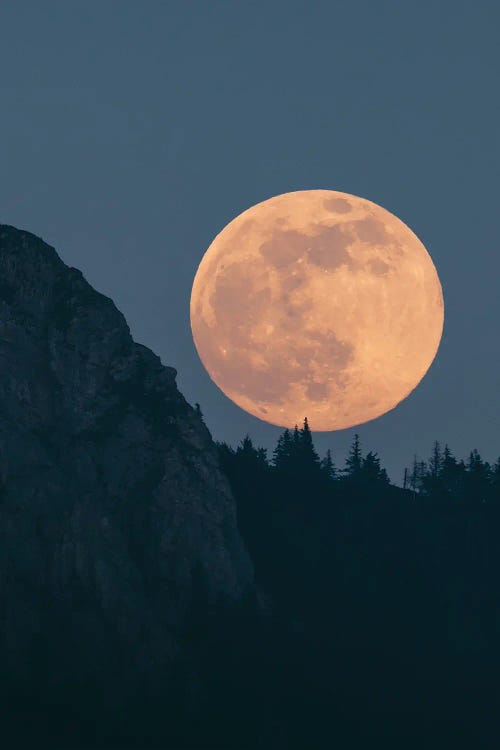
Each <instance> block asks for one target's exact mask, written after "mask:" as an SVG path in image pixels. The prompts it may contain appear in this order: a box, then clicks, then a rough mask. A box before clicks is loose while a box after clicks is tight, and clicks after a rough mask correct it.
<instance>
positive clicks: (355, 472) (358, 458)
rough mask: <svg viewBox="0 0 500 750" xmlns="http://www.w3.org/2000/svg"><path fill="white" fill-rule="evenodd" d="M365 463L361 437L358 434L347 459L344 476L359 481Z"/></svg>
mask: <svg viewBox="0 0 500 750" xmlns="http://www.w3.org/2000/svg"><path fill="white" fill-rule="evenodd" d="M362 462H363V454H362V452H361V444H360V441H359V435H358V434H357V433H356V435H354V439H353V441H352V444H351V447H350V449H349V454H348V456H347V458H346V462H345V469H344V475H345V476H346V477H348V478H349V479H357V478H359V476H360V475H361V466H362Z"/></svg>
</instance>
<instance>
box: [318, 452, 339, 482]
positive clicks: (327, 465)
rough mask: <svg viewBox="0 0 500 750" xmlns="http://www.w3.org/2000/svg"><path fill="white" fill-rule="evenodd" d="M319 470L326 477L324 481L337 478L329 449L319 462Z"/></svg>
mask: <svg viewBox="0 0 500 750" xmlns="http://www.w3.org/2000/svg"><path fill="white" fill-rule="evenodd" d="M320 466H321V470H322V472H323V475H324V476H325V477H326V479H328V480H331V479H335V478H336V476H337V470H336V468H335V464H334V462H333V458H332V452H331V450H330V448H328V450H327V452H326V456H325V457H324V458H323V459H322V460H321V464H320Z"/></svg>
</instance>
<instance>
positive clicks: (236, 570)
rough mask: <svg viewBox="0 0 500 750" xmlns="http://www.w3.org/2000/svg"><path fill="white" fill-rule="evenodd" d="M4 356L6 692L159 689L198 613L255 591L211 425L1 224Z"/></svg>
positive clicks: (2, 629) (26, 698)
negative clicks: (158, 685) (197, 608)
mask: <svg viewBox="0 0 500 750" xmlns="http://www.w3.org/2000/svg"><path fill="white" fill-rule="evenodd" d="M0 355H1V366H0V415H1V416H0V489H1V493H0V569H1V578H0V613H1V614H0V657H1V672H2V687H3V690H4V696H7V700H10V701H14V703H15V701H16V700H17V701H18V703H17V704H16V705H18V704H20V705H24V704H25V703H26V702H28V703H29V702H30V701H31V703H32V704H33V705H38V701H40V700H41V699H42V698H43V696H53V698H52V702H53V704H54V705H55V704H57V701H59V702H60V701H61V700H62V699H63V697H64V695H66V696H68V695H69V694H71V693H72V694H73V696H77V695H85V696H87V695H88V694H90V693H92V692H94V693H95V694H98V695H100V696H101V697H102V698H103V699H106V700H107V699H110V700H111V701H112V702H114V703H115V704H116V705H119V704H120V701H123V700H125V699H126V696H127V695H131V694H135V693H136V692H137V689H138V685H140V686H141V691H143V692H144V693H145V694H147V693H148V690H152V691H153V692H154V685H155V681H157V680H158V679H159V675H160V674H161V675H162V680H163V683H162V690H163V691H166V690H167V689H168V676H169V675H172V673H173V671H175V670H174V666H175V669H177V671H179V666H178V665H179V663H182V664H185V663H187V662H192V661H193V660H192V653H191V652H190V651H189V649H186V646H185V645H183V644H182V643H181V641H182V638H183V637H184V634H185V630H186V627H187V625H186V623H187V622H188V621H189V618H191V617H192V612H193V611H194V610H195V609H196V607H201V606H203V609H204V610H207V611H210V609H211V608H214V607H216V606H218V603H220V602H221V601H239V600H241V599H242V598H243V597H245V596H247V593H248V591H251V590H252V587H253V572H252V565H251V562H250V559H249V557H248V554H247V552H246V550H245V546H244V544H243V542H242V539H241V536H240V534H239V532H238V528H237V524H236V511H235V504H234V499H233V497H232V494H231V490H230V488H229V485H228V481H227V479H226V478H225V476H224V475H223V473H222V472H221V471H220V469H219V466H218V458H217V451H216V448H215V446H214V444H213V442H212V440H211V437H210V434H209V432H208V429H207V428H206V426H205V425H204V423H203V421H202V420H201V418H200V416H199V415H198V413H197V412H196V410H195V409H193V408H192V407H191V406H190V405H189V404H188V403H187V402H186V400H185V399H184V398H183V396H182V395H181V393H180V392H179V391H178V389H177V386H176V383H175V376H176V371H175V370H174V368H172V367H164V366H163V365H162V364H161V362H160V359H159V357H157V356H156V355H155V354H153V353H152V352H151V351H150V350H149V349H147V348H146V347H144V346H141V345H140V344H137V343H135V342H134V341H133V340H132V337H131V335H130V331H129V329H128V326H127V324H126V322H125V319H124V317H123V315H122V314H121V313H120V312H119V311H118V310H117V308H116V307H115V305H114V304H113V302H112V301H111V300H110V299H108V298H107V297H105V296H103V295H102V294H99V293H98V292H96V291H95V290H94V289H93V288H92V287H91V286H90V285H89V284H88V283H87V282H86V280H85V279H84V277H83V276H82V274H81V272H80V271H78V270H76V269H74V268H69V267H67V266H66V265H65V264H64V263H63V262H62V260H61V259H60V258H59V257H58V255H57V254H56V252H55V250H54V249H53V248H52V247H50V246H48V245H47V244H45V243H44V242H43V241H42V240H41V239H39V238H38V237H35V236H34V235H33V234H30V233H28V232H25V231H19V230H17V229H15V228H13V227H10V226H5V225H0ZM189 669H190V670H191V671H193V672H194V673H196V669H197V666H196V663H190V666H189ZM183 670H184V674H186V673H187V672H186V670H188V667H187V666H184V667H183ZM193 679H194V678H193ZM187 682H189V680H187ZM175 689H176V690H177V689H178V686H176V688H175ZM189 689H191V688H189ZM16 696H17V698H16ZM48 710H49V709H47V711H48ZM41 713H46V711H42V712H41ZM60 713H61V717H62V718H64V710H63V709H61V712H60Z"/></svg>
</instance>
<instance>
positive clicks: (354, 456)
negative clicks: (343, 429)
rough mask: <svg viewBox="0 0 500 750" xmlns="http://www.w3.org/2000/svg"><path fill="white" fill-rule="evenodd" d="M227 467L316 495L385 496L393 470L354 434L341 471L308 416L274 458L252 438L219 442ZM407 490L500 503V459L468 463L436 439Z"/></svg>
mask: <svg viewBox="0 0 500 750" xmlns="http://www.w3.org/2000/svg"><path fill="white" fill-rule="evenodd" d="M217 446H218V451H219V456H220V460H221V463H222V466H223V468H224V470H225V471H226V473H227V474H228V476H229V477H230V479H232V481H233V482H236V484H238V485H241V483H244V484H245V485H246V486H247V487H250V486H254V485H255V484H256V483H260V484H261V485H263V484H265V483H266V482H269V483H270V484H272V485H274V487H276V485H281V486H286V485H288V486H291V487H295V488H300V489H301V491H303V489H304V485H307V486H308V487H309V489H310V490H311V492H320V493H325V492H328V490H331V491H332V492H337V493H341V492H342V490H348V489H350V490H352V489H354V488H355V489H357V490H358V492H359V493H361V494H363V493H366V492H367V491H368V492H371V493H374V494H380V493H382V494H383V492H384V489H387V488H389V486H394V485H392V484H391V482H390V480H389V477H388V475H387V471H386V470H385V469H384V468H383V466H382V465H381V461H380V458H379V456H378V454H377V453H376V452H375V451H372V450H370V451H368V453H366V454H365V453H364V452H363V450H362V446H361V441H360V437H359V435H358V434H356V435H354V438H353V441H352V444H351V446H350V448H349V451H348V454H347V457H346V460H345V463H344V466H343V467H342V468H339V467H337V465H336V462H335V460H334V457H333V456H332V453H331V451H330V450H328V451H327V452H326V454H325V456H324V457H322V458H321V457H320V456H319V454H318V452H317V450H316V448H315V446H314V441H313V438H312V434H311V429H310V426H309V422H308V420H307V418H305V419H304V422H303V425H302V427H300V428H299V427H298V425H295V427H294V429H293V430H290V429H285V430H284V431H283V432H282V433H281V434H280V436H279V437H278V440H277V443H276V446H275V448H274V450H273V452H272V456H271V457H270V458H269V457H268V453H267V450H266V449H265V448H263V447H259V446H256V445H254V443H253V441H252V439H251V438H250V436H249V435H246V436H245V437H244V438H243V440H241V442H240V443H239V445H238V446H237V447H236V448H233V447H231V446H229V445H228V444H227V443H225V442H219V443H217ZM403 489H404V490H406V491H408V492H409V493H411V496H412V497H413V498H417V497H420V498H435V499H442V500H443V499H447V498H448V499H450V500H451V499H453V500H454V501H457V502H460V501H462V502H469V501H472V502H474V501H476V502H481V503H487V502H492V501H495V500H500V457H499V458H498V460H497V461H496V463H494V464H493V465H491V464H489V463H488V462H487V461H485V460H483V458H482V457H481V455H480V454H479V452H478V451H477V450H476V449H474V450H472V451H471V452H470V453H469V456H468V458H467V459H466V460H464V459H458V458H456V457H455V456H454V455H453V453H452V451H451V450H450V448H449V446H448V444H445V445H444V447H443V446H442V445H441V443H440V442H439V441H437V440H436V441H435V442H434V444H433V446H432V449H431V452H430V457H429V458H428V460H422V459H419V458H418V456H416V455H415V456H414V458H413V462H412V464H411V466H410V467H408V468H406V469H405V471H404V483H403Z"/></svg>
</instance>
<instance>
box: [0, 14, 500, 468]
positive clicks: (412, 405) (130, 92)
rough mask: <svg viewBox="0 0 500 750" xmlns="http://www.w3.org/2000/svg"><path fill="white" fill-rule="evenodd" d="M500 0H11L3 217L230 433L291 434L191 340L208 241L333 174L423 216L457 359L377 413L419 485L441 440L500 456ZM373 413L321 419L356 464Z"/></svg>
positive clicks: (2, 78)
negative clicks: (103, 299)
mask: <svg viewBox="0 0 500 750" xmlns="http://www.w3.org/2000/svg"><path fill="white" fill-rule="evenodd" d="M499 24H500V4H499V3H498V2H497V0H491V2H487V1H485V0H478V1H476V2H470V0H468V2H463V1H461V0H448V1H445V2H439V0H420V2H401V0H391V1H390V2H384V1H383V0H378V2H374V1H373V0H358V1H356V0H341V1H338V0H337V1H336V2H335V1H334V0H329V1H328V2H327V1H325V2H314V0H304V1H301V2H296V1H294V0H287V1H286V2H285V1H283V2H273V1H272V0H269V1H266V2H264V1H260V2H251V1H248V0H247V2H234V1H233V0H228V1H226V2H220V1H217V0H210V2H208V1H205V0H204V1H203V2H202V1H200V0H179V1H177V0H166V1H165V2H161V1H159V0H145V2H139V0H134V1H132V0H86V1H85V2H83V1H82V2H80V1H76V0H60V1H54V0H45V2H40V1H39V0H16V1H15V2H14V0H12V1H7V2H2V4H1V5H0V96H1V99H0V102H1V110H0V168H1V180H0V221H1V222H4V223H10V224H14V225H16V226H18V227H22V228H25V229H28V230H30V231H32V232H34V233H36V234H38V235H41V236H42V237H43V238H44V239H45V240H46V241H48V242H49V243H51V244H53V245H55V247H56V248H57V250H58V251H59V253H60V255H61V256H62V258H63V259H64V260H65V261H66V262H67V263H69V264H70V265H74V266H77V267H79V268H81V269H82V271H83V272H84V274H85V275H86V277H87V279H88V280H89V281H90V282H91V283H92V284H93V285H94V286H95V287H96V288H97V289H99V290H100V291H102V292H104V293H105V294H107V295H110V296H111V297H113V299H114V300H115V302H116V304H117V305H118V307H119V308H120V309H121V310H122V311H123V312H124V314H125V315H126V317H127V319H128V322H129V324H130V327H131V330H132V333H133V335H134V337H135V338H136V339H137V340H138V341H140V342H142V343H144V344H146V345H148V346H150V347H151V348H152V349H154V350H155V351H156V352H157V353H158V354H160V355H161V357H162V360H163V362H164V363H166V364H170V365H173V366H175V367H176V368H177V369H178V371H179V375H178V383H179V386H180V388H181V390H182V391H183V393H184V394H185V395H186V397H187V398H188V399H189V400H190V401H191V402H195V401H199V402H200V403H201V405H202V408H203V411H204V413H205V417H206V421H207V424H208V426H209V427H210V429H211V431H212V434H213V435H214V437H215V438H216V439H224V440H228V441H230V442H233V443H235V442H237V441H238V440H239V439H240V438H241V437H242V436H243V435H244V434H245V433H246V432H248V433H249V434H250V435H251V436H252V437H253V438H254V439H255V440H256V441H257V442H258V443H261V444H263V445H265V446H266V447H271V446H272V445H274V442H275V439H276V437H277V435H278V434H279V432H280V430H279V429H278V428H274V427H272V426H270V425H267V424H265V423H263V422H260V421H259V420H257V419H255V418H253V417H251V416H250V415H247V414H245V413H244V412H242V411H241V410H240V409H239V408H238V407H236V406H235V405H233V404H232V403H231V402H230V401H229V400H227V399H226V397H225V396H223V395H222V393H221V392H220V391H219V390H218V389H217V387H216V386H215V385H213V384H212V382H211V380H210V379H209V377H208V375H207V374H206V373H205V371H204V369H203V367H202V365H201V363H200V361H199V360H198V357H197V355H196V351H195V348H194V345H193V342H192V337H191V332H190V326H189V296H190V290H191V284H192V280H193V278H194V274H195V272H196V268H197V266H198V263H199V261H200V260H201V258H202V256H203V253H204V252H205V250H206V249H207V247H208V246H209V244H210V242H211V241H212V239H213V238H214V236H215V235H216V234H217V233H218V232H219V231H220V230H221V229H222V228H223V227H224V226H225V225H226V224H227V223H228V222H229V221H230V220H231V219H232V218H234V217H235V216H236V215H237V214H239V213H240V212H241V211H243V210H245V209H246V208H248V207H249V206H251V205H253V204H255V203H258V202H259V201H262V200H264V199H266V198H269V197H271V196H273V195H276V194H279V193H283V192H287V191H290V190H302V189H314V188H324V189H332V190H341V191H345V192H350V193H354V194H356V195H360V196H363V197H365V198H369V199H370V200H372V201H375V202H376V203H379V204H380V205H382V206H384V207H385V208H387V209H388V210H389V211H391V212H392V213H394V214H396V215H397V216H399V217H400V218H401V219H402V220H403V221H404V222H405V223H407V224H408V225H409V226H410V227H411V228H412V229H413V231H414V232H416V234H417V235H418V236H419V237H420V239H421V240H422V241H423V242H424V244H425V245H426V247H427V248H428V250H429V252H430V254H431V256H432V258H433V260H434V262H435V264H436V267H437V269H438V273H439V275H440V278H441V282H442V285H443V292H444V298H445V330H444V335H443V340H442V344H441V348H440V351H439V353H438V356H437V359H436V360H435V362H434V364H433V366H432V367H431V369H430V371H429V373H428V374H427V376H426V378H425V379H424V380H423V382H422V383H421V384H420V386H419V387H418V388H417V389H416V391H414V393H413V394H412V395H411V396H410V397H409V398H408V399H407V400H406V401H404V402H403V403H402V404H401V405H400V406H398V407H397V408H396V409H395V410H394V411H392V412H390V413H389V414H387V415H385V416H383V417H380V418H379V419H377V420H375V421H373V422H370V423H368V424H366V425H362V426H360V427H359V428H357V429H358V431H359V433H360V436H361V439H362V442H363V444H364V446H365V447H366V449H374V450H377V451H378V452H379V454H380V456H381V458H382V461H383V463H384V465H385V466H386V467H387V468H388V471H389V474H390V476H391V478H392V479H393V480H396V481H400V480H401V475H402V469H403V466H404V465H405V463H409V462H410V461H411V457H412V454H413V453H414V452H417V453H419V454H420V455H422V456H427V455H428V453H429V451H430V447H431V443H432V441H433V440H434V439H435V438H438V439H441V440H443V441H446V440H447V441H448V442H449V443H450V446H451V448H452V449H453V450H455V452H456V453H457V454H459V455H462V454H464V453H465V452H466V451H468V450H469V449H470V448H473V447H477V448H478V449H479V450H480V451H481V452H482V453H483V454H484V456H485V457H486V458H487V459H489V460H492V459H494V458H495V457H496V456H497V455H498V453H500V437H499V433H500V430H499V426H500V425H499V422H500V395H499V394H500V376H499V371H500V343H499V341H500V335H499V309H500V294H499V281H500V253H499V240H498V222H499V208H498V205H499V189H498V179H499V174H500V163H499V162H500V159H499V156H500V154H499V132H500V123H499V119H500V103H499V97H498V93H497V90H498V85H499V84H498V81H499V78H500V57H499V52H498V28H499ZM354 432H355V430H354V429H353V430H344V431H341V432H337V433H321V434H317V435H316V438H315V439H316V444H317V446H318V448H319V449H320V451H321V452H323V451H324V450H326V448H327V447H331V448H332V450H333V452H334V454H336V455H337V457H338V460H339V461H340V462H341V461H342V460H343V457H344V455H345V452H346V450H347V447H348V445H349V443H350V441H351V439H352V436H353V433H354Z"/></svg>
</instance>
